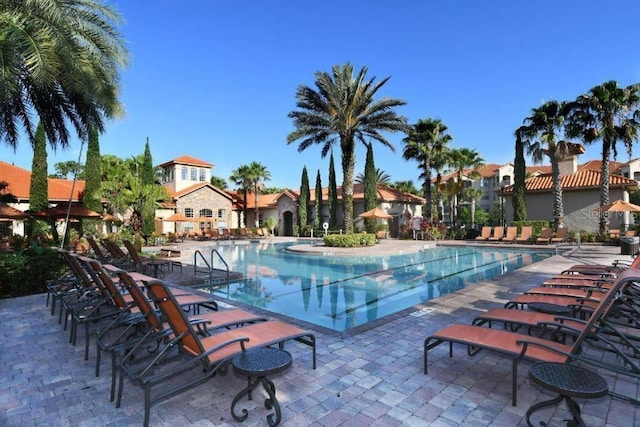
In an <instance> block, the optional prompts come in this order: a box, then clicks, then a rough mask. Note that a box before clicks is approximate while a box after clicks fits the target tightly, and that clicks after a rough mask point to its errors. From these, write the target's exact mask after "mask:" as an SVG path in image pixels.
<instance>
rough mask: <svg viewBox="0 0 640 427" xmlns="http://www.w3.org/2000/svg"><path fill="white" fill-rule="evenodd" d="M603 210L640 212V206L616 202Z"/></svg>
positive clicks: (620, 201) (605, 206)
mask: <svg viewBox="0 0 640 427" xmlns="http://www.w3.org/2000/svg"><path fill="white" fill-rule="evenodd" d="M601 210H602V211H603V212H640V206H638V205H634V204H633V203H629V202H625V201H624V200H616V201H615V202H611V203H609V204H606V205H604V206H603V207H602V208H601Z"/></svg>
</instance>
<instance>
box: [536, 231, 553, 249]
mask: <svg viewBox="0 0 640 427" xmlns="http://www.w3.org/2000/svg"><path fill="white" fill-rule="evenodd" d="M552 237H553V228H543V229H542V231H541V232H540V237H538V238H537V239H536V245H542V244H544V245H548V244H549V243H551V238H552Z"/></svg>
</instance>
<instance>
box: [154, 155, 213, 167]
mask: <svg viewBox="0 0 640 427" xmlns="http://www.w3.org/2000/svg"><path fill="white" fill-rule="evenodd" d="M175 164H180V165H189V166H200V167H207V168H212V167H213V164H211V163H207V162H205V161H204V160H200V159H196V158H195V157H191V156H180V157H176V158H175V159H173V160H169V161H168V162H165V163H163V164H161V165H158V167H160V168H163V167H165V166H169V165H175Z"/></svg>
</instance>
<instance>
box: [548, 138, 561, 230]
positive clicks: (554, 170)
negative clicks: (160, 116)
mask: <svg viewBox="0 0 640 427" xmlns="http://www.w3.org/2000/svg"><path fill="white" fill-rule="evenodd" d="M549 157H550V158H551V176H552V180H553V219H554V223H555V225H556V226H557V225H558V223H559V222H560V221H562V217H563V216H564V207H563V206H562V177H561V176H560V167H559V165H558V159H557V158H556V154H555V151H554V152H553V153H551V155H550V156H549Z"/></svg>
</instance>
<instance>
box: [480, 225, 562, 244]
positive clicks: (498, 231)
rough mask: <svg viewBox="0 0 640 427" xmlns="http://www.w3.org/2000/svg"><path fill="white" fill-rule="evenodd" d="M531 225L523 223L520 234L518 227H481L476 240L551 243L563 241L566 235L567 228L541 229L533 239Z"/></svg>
mask: <svg viewBox="0 0 640 427" xmlns="http://www.w3.org/2000/svg"><path fill="white" fill-rule="evenodd" d="M532 232H533V231H532V227H531V226H529V225H525V226H523V227H522V230H521V232H520V234H518V227H515V226H512V227H507V228H506V231H505V228H504V227H482V230H481V231H480V235H479V236H478V237H476V241H480V242H505V243H519V244H524V243H531V242H535V243H536V244H551V243H561V242H565V241H566V240H567V237H568V230H567V229H566V228H559V229H558V231H557V232H556V233H555V234H554V232H553V229H552V228H544V229H542V231H541V233H540V236H538V237H536V238H535V240H534V239H533V235H532Z"/></svg>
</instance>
